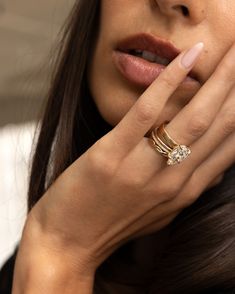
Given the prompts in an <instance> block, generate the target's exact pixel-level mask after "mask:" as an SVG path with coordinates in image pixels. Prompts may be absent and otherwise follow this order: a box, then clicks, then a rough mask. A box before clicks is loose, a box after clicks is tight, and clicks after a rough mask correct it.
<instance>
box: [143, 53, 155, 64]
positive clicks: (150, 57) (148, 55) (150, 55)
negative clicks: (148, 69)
mask: <svg viewBox="0 0 235 294" xmlns="http://www.w3.org/2000/svg"><path fill="white" fill-rule="evenodd" d="M142 58H144V59H146V60H148V61H151V62H155V61H156V58H157V56H156V55H155V54H153V53H151V52H148V51H143V52H142Z"/></svg>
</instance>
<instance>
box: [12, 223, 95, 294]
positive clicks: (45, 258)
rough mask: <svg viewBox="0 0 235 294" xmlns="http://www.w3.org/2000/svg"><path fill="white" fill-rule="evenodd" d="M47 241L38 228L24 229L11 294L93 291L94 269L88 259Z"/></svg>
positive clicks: (81, 293)
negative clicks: (51, 244)
mask: <svg viewBox="0 0 235 294" xmlns="http://www.w3.org/2000/svg"><path fill="white" fill-rule="evenodd" d="M35 231H36V232H35ZM45 243H46V242H45V240H44V239H43V238H42V236H40V235H39V234H38V232H37V230H35V228H33V229H32V227H30V229H28V228H25V229H24V233H23V236H22V240H21V243H20V247H19V251H18V254H17V259H16V265H15V269H14V282H13V291H12V294H31V293H34V294H42V293H47V294H55V293H56V294H77V293H79V294H92V293H93V283H94V275H95V270H93V268H92V267H90V266H89V263H88V262H87V259H86V258H85V257H84V256H83V255H75V254H71V252H69V249H68V250H66V248H65V249H64V250H61V249H58V248H56V247H53V246H51V247H50V246H48V244H47V243H46V244H45Z"/></svg>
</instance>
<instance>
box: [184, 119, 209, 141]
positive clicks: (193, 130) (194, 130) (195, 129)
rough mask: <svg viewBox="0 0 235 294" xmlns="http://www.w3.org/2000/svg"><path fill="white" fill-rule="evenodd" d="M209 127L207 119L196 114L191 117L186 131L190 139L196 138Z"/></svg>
mask: <svg viewBox="0 0 235 294" xmlns="http://www.w3.org/2000/svg"><path fill="white" fill-rule="evenodd" d="M209 125H210V123H209V119H208V118H207V117H206V116H204V115H202V114H200V113H196V114H193V115H192V116H191V120H190V122H189V124H188V131H189V133H190V135H191V136H192V137H194V138H198V137H201V136H202V135H203V134H204V133H205V131H206V130H207V129H208V127H209Z"/></svg>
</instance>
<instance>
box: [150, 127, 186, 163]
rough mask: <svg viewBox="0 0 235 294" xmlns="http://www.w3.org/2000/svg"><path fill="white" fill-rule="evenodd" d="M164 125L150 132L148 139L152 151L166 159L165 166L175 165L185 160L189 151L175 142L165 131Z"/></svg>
mask: <svg viewBox="0 0 235 294" xmlns="http://www.w3.org/2000/svg"><path fill="white" fill-rule="evenodd" d="M165 125H166V123H163V124H161V125H160V126H159V127H158V128H156V129H155V130H154V131H152V132H151V138H150V139H151V141H152V143H153V147H154V149H155V150H156V151H157V152H159V153H160V154H161V155H163V156H164V157H167V158H168V160H167V164H168V165H175V164H177V163H180V162H182V161H183V160H185V159H186V158H187V157H188V156H189V155H190V154H191V150H190V148H189V147H187V146H185V145H180V144H178V143H177V142H175V141H174V140H173V139H172V138H171V137H170V135H169V134H168V133H167V131H166V130H165Z"/></svg>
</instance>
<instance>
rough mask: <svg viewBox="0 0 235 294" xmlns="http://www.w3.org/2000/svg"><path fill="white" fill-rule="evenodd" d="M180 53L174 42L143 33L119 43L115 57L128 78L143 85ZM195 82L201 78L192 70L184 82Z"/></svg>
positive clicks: (117, 64)
mask: <svg viewBox="0 0 235 294" xmlns="http://www.w3.org/2000/svg"><path fill="white" fill-rule="evenodd" d="M180 53H181V51H180V50H179V49H177V48H176V47H175V46H174V45H173V44H172V43H170V42H168V41H166V40H163V39H160V38H157V37H155V36H152V35H150V34H146V33H141V34H138V35H134V36H131V37H128V38H126V39H124V40H122V41H121V42H120V43H118V45H117V47H116V49H115V51H114V54H113V59H114V63H115V65H116V66H117V68H118V69H119V71H121V73H122V74H123V75H124V76H125V77H126V78H127V79H128V80H130V81H131V82H133V83H135V84H138V85H141V86H149V85H150V84H151V83H152V82H153V81H154V80H155V79H156V78H157V77H158V75H159V74H160V73H161V72H162V71H163V70H164V69H165V67H166V66H167V65H168V64H169V63H171V61H172V60H173V59H175V58H176V57H177V56H178V55H179V54H180ZM195 82H196V83H197V84H198V83H199V80H198V78H197V73H196V72H195V71H194V70H192V71H190V73H189V74H188V76H187V77H186V79H185V81H184V83H188V84H190V83H195Z"/></svg>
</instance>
